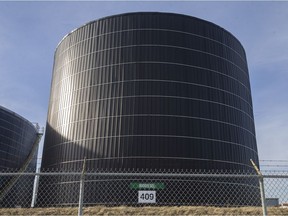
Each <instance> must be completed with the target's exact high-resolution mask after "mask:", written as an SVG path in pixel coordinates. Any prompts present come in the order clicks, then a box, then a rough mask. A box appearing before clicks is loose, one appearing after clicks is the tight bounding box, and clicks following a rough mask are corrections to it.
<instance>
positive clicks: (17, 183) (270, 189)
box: [0, 170, 288, 214]
mask: <svg viewBox="0 0 288 216" xmlns="http://www.w3.org/2000/svg"><path fill="white" fill-rule="evenodd" d="M261 178H262V179H263V180H264V192H265V195H266V199H265V201H264V204H265V207H266V206H268V207H269V206H278V208H280V207H281V206H283V207H284V206H285V203H288V172H271V171H270V172H264V173H263V176H259V175H257V174H256V173H255V172H253V173H247V172H246V173H244V172H241V171H239V172H228V171H191V170H189V171H188V170H181V171H179V170H177V171H175V170H165V171H159V170H157V171H151V170H149V171H148V170H126V171H111V170H109V171H107V170H93V171H92V170H90V171H86V172H85V173H83V172H75V171H73V172H61V171H57V170H50V171H41V172H36V173H35V171H34V172H33V171H30V172H29V171H25V173H18V172H15V171H14V172H12V171H5V172H2V173H0V190H1V194H0V205H1V208H20V207H21V208H33V207H34V208H49V207H59V208H63V207H77V208H79V212H80V214H82V208H87V207H90V206H99V205H105V206H109V207H113V206H132V207H139V206H140V207H145V206H205V207H226V208H235V207H237V208H239V207H252V208H255V209H256V208H257V209H261V205H262V204H261V203H262V202H261V198H262V199H264V197H261V193H260V189H261V188H260V184H259V180H261ZM287 213H288V212H287Z"/></svg>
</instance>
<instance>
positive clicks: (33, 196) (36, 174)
mask: <svg viewBox="0 0 288 216" xmlns="http://www.w3.org/2000/svg"><path fill="white" fill-rule="evenodd" d="M39 172H40V169H39V168H38V169H37V171H36V173H35V181H34V188H33V194H32V201H31V208H34V207H35V205H36V202H37V194H38V187H39V178H40V175H39Z"/></svg>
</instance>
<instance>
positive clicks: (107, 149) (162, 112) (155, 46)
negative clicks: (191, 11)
mask: <svg viewBox="0 0 288 216" xmlns="http://www.w3.org/2000/svg"><path fill="white" fill-rule="evenodd" d="M84 157H86V159H87V169H90V170H91V169H97V168H100V169H109V168H113V169H116V170H117V169H118V170H120V169H123V168H125V169H135V168H140V169H142V168H145V169H150V168H153V169H154V170H155V169H156V170H157V169H197V170H199V169H202V170H203V169H208V170H211V169H227V170H236V169H237V170H246V171H247V170H252V169H253V168H252V166H251V163H250V159H253V160H254V162H256V164H258V154H257V146H256V139H255V127H254V119H253V109H252V100H251V89H250V81H249V74H248V67H247V62H246V55H245V51H244V49H243V47H242V45H241V44H240V42H239V41H238V40H237V39H236V38H235V37H234V36H233V35H232V34H231V33H229V32H228V31H226V30H225V29H223V28H221V27H219V26H217V25H215V24H213V23H210V22H207V21H204V20H201V19H198V18H195V17H190V16H185V15H179V14H171V13H155V12H144V13H128V14H120V15H115V16H110V17H106V18H103V19H99V20H96V21H92V22H90V23H88V24H86V25H84V26H82V27H80V28H78V29H76V30H74V31H73V32H71V33H70V34H68V35H67V36H65V37H64V38H63V40H62V41H61V42H60V44H59V45H58V47H57V49H56V52H55V62H54V69H53V79H52V84H51V95H50V103H49V111H48V120H47V126H46V137H45V143H44V154H43V169H47V168H57V169H61V170H79V169H81V167H82V164H83V159H84Z"/></svg>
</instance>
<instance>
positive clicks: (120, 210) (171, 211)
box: [0, 206, 288, 216]
mask: <svg viewBox="0 0 288 216" xmlns="http://www.w3.org/2000/svg"><path fill="white" fill-rule="evenodd" d="M83 213H84V215H262V209H261V208H260V207H240V208H216V207H194V206H179V207H176V206H172V207H127V206H119V207H105V206H95V207H86V208H84V211H83ZM77 214H78V209H77V208H75V207H74V208H1V209H0V215H31V216H32V215H77ZM268 214H269V215H288V208H280V207H271V208H268Z"/></svg>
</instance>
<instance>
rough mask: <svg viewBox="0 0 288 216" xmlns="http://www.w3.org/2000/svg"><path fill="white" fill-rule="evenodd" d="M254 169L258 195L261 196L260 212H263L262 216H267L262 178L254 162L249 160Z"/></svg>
mask: <svg viewBox="0 0 288 216" xmlns="http://www.w3.org/2000/svg"><path fill="white" fill-rule="evenodd" d="M250 161H251V163H252V165H253V167H254V169H255V170H256V172H257V174H258V179H259V186H260V195H261V204H262V211H263V216H266V215H267V207H266V201H265V190H264V177H263V175H262V173H261V172H260V170H259V169H258V167H257V166H256V164H255V163H254V161H253V160H252V159H250Z"/></svg>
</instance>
